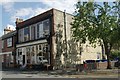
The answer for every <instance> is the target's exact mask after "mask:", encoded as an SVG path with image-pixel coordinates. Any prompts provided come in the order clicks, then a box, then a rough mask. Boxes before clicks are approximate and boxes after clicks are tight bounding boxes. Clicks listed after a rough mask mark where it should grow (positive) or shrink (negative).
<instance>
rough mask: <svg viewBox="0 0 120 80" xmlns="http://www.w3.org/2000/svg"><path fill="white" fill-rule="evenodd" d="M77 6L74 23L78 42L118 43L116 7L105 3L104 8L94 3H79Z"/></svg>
mask: <svg viewBox="0 0 120 80" xmlns="http://www.w3.org/2000/svg"><path fill="white" fill-rule="evenodd" d="M76 6H77V9H76V11H75V13H76V15H75V17H74V22H73V23H72V26H73V27H72V30H73V36H74V37H75V38H76V40H81V42H83V43H85V42H86V40H89V41H90V43H96V41H101V40H104V41H105V42H107V43H111V44H113V43H115V42H116V41H117V39H116V38H117V37H118V30H117V28H118V26H117V25H118V16H117V14H116V12H115V11H114V8H115V9H116V5H113V6H110V5H109V4H108V3H107V2H104V3H103V6H101V5H99V4H97V3H94V2H87V3H86V2H83V3H81V2H78V3H77V5H76ZM111 12H112V13H111ZM115 39H116V40H115Z"/></svg>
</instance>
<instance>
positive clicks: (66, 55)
mask: <svg viewBox="0 0 120 80" xmlns="http://www.w3.org/2000/svg"><path fill="white" fill-rule="evenodd" d="M66 34H67V33H66V11H65V10H64V36H65V59H67V57H68V54H67V35H66ZM65 64H66V63H65Z"/></svg>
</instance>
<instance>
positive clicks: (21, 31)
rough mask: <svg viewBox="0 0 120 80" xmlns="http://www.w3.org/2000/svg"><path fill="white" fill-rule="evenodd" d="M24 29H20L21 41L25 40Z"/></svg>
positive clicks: (19, 39) (19, 36) (19, 38)
mask: <svg viewBox="0 0 120 80" xmlns="http://www.w3.org/2000/svg"><path fill="white" fill-rule="evenodd" d="M23 32H24V29H20V30H19V31H18V41H19V42H23V41H24V33H23Z"/></svg>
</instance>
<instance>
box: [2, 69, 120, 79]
mask: <svg viewBox="0 0 120 80" xmlns="http://www.w3.org/2000/svg"><path fill="white" fill-rule="evenodd" d="M100 72H101V71H100ZM115 72H116V71H114V72H113V71H112V73H110V72H109V74H108V73H106V72H102V73H95V72H94V73H90V74H86V73H85V74H80V75H55V74H52V75H51V74H49V73H47V72H44V71H43V72H42V71H2V80H120V76H119V75H118V74H117V73H115Z"/></svg>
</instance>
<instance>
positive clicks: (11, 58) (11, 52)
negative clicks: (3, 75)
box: [1, 28, 16, 67]
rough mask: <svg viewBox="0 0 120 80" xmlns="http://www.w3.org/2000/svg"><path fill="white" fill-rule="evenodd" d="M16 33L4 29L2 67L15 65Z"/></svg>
mask: <svg viewBox="0 0 120 80" xmlns="http://www.w3.org/2000/svg"><path fill="white" fill-rule="evenodd" d="M15 44H16V31H13V30H11V29H10V28H5V29H4V35H3V36H2V53H1V55H2V59H3V60H2V63H3V67H14V66H15V63H16V60H15V59H16V57H15V54H16V48H15Z"/></svg>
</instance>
